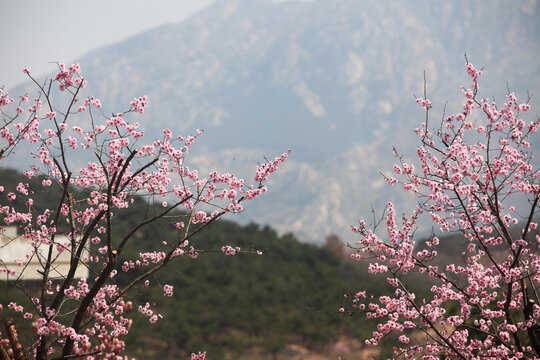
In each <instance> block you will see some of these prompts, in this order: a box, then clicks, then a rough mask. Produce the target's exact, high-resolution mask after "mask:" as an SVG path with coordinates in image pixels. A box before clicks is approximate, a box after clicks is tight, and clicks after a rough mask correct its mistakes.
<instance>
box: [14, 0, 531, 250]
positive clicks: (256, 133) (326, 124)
mask: <svg viewBox="0 0 540 360" xmlns="http://www.w3.org/2000/svg"><path fill="white" fill-rule="evenodd" d="M539 8H540V6H539V4H538V3H537V1H520V2H517V3H516V4H514V5H512V6H509V4H508V3H506V2H503V1H498V2H496V1H492V2H489V3H486V2H481V1H473V2H471V1H451V2H449V1H447V2H442V1H439V2H433V1H427V0H426V1H416V0H415V1H412V0H404V1H399V2H381V1H355V0H318V1H317V0H316V1H307V2H306V1H302V2H301V1H287V2H271V1H264V0H230V1H229V0H227V1H217V2H216V3H215V4H214V5H212V6H211V7H209V8H207V9H206V10H204V11H202V12H200V13H198V14H197V15H195V16H194V17H192V18H190V19H188V20H186V21H184V22H181V23H177V24H170V25H165V26H161V27H158V28H156V29H154V30H151V31H148V32H145V33H143V34H140V35H138V36H135V37H133V38H131V39H128V40H126V41H124V42H121V43H118V44H116V45H114V46H109V47H105V48H101V49H97V50H95V51H93V52H91V53H89V54H87V55H86V56H84V57H82V58H81V59H78V61H79V62H80V64H81V66H82V69H83V71H84V73H85V76H86V77H87V79H88V81H89V83H90V89H89V93H92V94H95V95H96V96H98V97H100V98H101V101H102V103H103V104H104V106H105V113H110V112H112V111H118V110H120V109H126V108H127V107H128V106H129V102H130V101H131V100H132V99H133V97H135V96H142V95H145V94H146V95H148V96H149V99H150V102H149V103H150V105H149V107H148V110H147V112H146V113H145V114H144V117H143V118H142V119H141V123H143V124H144V127H145V130H146V132H147V134H148V135H150V136H151V137H159V136H160V133H159V132H160V129H162V128H164V127H168V128H171V129H173V130H174V131H175V132H180V133H182V134H188V133H193V132H195V129H197V128H201V129H205V130H206V133H205V135H204V137H203V138H201V139H200V143H199V144H198V145H197V147H196V148H195V151H194V154H195V153H197V154H198V156H195V157H194V158H193V159H192V161H194V162H196V163H197V164H199V165H200V166H202V167H203V168H205V167H206V168H209V167H211V166H217V167H219V166H223V165H230V166H231V167H232V168H237V169H240V171H241V172H244V173H245V174H246V176H249V177H251V169H253V168H254V167H253V166H252V165H253V164H255V162H256V161H259V160H260V159H261V157H262V155H263V154H266V155H268V156H269V157H272V156H274V155H277V154H280V153H281V152H283V151H286V150H287V149H289V148H290V149H292V150H293V153H292V156H291V161H290V162H289V163H288V164H287V165H286V166H284V168H283V171H282V172H281V173H280V174H279V175H278V176H277V177H276V178H275V180H274V182H273V183H272V186H271V187H272V189H271V193H270V194H269V196H267V197H266V199H261V200H260V201H257V202H256V203H254V204H250V209H249V211H247V212H246V214H245V217H244V218H242V219H243V220H244V221H249V220H256V221H259V222H268V223H271V224H272V225H274V226H276V227H277V228H279V229H281V230H282V231H293V232H296V233H297V234H298V235H299V236H300V237H301V238H304V239H306V240H309V241H315V242H322V240H323V239H324V236H325V235H326V234H328V233H331V232H337V233H341V234H346V233H347V229H348V226H349V225H354V224H355V223H356V222H357V219H358V217H359V216H361V217H364V216H369V211H370V206H371V204H374V205H375V207H379V206H380V205H383V204H385V203H386V200H387V199H388V198H393V199H394V200H403V199H402V198H401V197H400V196H398V195H396V194H395V192H393V189H392V188H390V187H388V186H386V185H384V184H383V183H382V181H381V178H380V176H379V175H378V171H379V170H381V171H387V170H389V169H390V168H391V163H392V159H391V149H392V145H395V146H397V147H398V148H399V149H400V150H402V152H404V153H406V154H410V156H411V157H412V155H413V154H414V143H411V141H414V135H413V133H412V129H414V128H415V127H417V126H418V125H419V124H420V123H421V122H422V120H423V116H424V114H423V112H422V110H421V109H419V108H418V106H417V105H416V104H415V103H414V97H413V94H417V95H419V96H420V95H423V82H424V79H423V73H424V71H425V73H426V77H427V86H428V96H429V97H430V98H431V99H432V101H433V103H434V112H433V116H434V121H438V119H440V115H441V114H442V110H443V107H444V104H445V102H446V101H448V102H449V103H448V105H447V108H446V111H447V112H451V111H458V109H459V104H460V102H459V101H460V99H461V97H460V92H459V86H460V85H465V86H469V82H470V81H469V79H468V78H467V76H466V73H465V68H464V62H465V60H464V57H463V54H464V53H465V52H466V53H467V55H468V58H469V59H470V61H471V62H473V63H474V64H475V65H476V66H484V68H485V75H484V80H483V81H482V80H481V81H482V82H481V83H480V84H481V91H482V90H484V89H485V91H486V93H484V95H485V96H494V97H495V99H496V100H499V101H503V96H504V94H505V93H506V82H507V81H508V84H509V87H510V88H511V89H512V90H514V91H516V92H517V93H518V94H519V95H521V96H522V97H523V95H524V94H525V93H526V90H528V89H529V90H531V91H533V92H534V91H538V84H540V63H539V62H538V55H539V54H540V51H539V41H538V36H539V35H538V34H539V33H540V31H539V30H540V29H539V25H538V21H537V19H538V17H539V12H540V10H539ZM12 93H14V94H15V93H16V92H12ZM536 104H538V100H537V99H535V98H533V110H534V105H536ZM533 113H538V111H537V110H536V112H535V111H533ZM248 167H249V172H248V170H247V169H248ZM407 201H408V203H409V204H410V203H413V200H411V199H408V200H407ZM404 210H405V209H404Z"/></svg>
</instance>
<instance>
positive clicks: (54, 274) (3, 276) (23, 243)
mask: <svg viewBox="0 0 540 360" xmlns="http://www.w3.org/2000/svg"><path fill="white" fill-rule="evenodd" d="M55 243H56V244H63V243H66V244H69V239H68V238H67V236H65V235H56V236H55ZM48 253H49V246H46V245H43V244H41V245H40V246H39V247H37V248H34V247H32V246H31V244H30V241H28V239H25V238H24V237H23V236H21V235H18V234H17V227H16V226H6V227H0V281H1V280H16V279H18V278H19V276H20V279H22V280H41V279H42V275H41V274H40V272H43V265H42V263H43V261H44V259H46V258H47V255H48ZM87 258H88V252H87V251H84V252H83V255H82V259H87ZM51 259H53V263H52V266H51V268H50V272H49V278H51V279H59V278H63V277H65V276H66V275H67V273H68V271H69V266H70V261H71V253H70V251H68V250H64V251H62V252H59V251H58V249H57V246H56V245H54V246H53V251H52V257H51ZM40 261H41V262H40ZM5 269H8V270H13V271H14V272H15V274H14V275H9V276H8V274H7V272H6V271H5ZM21 274H22V276H21ZM88 274H89V271H88V267H87V266H86V265H85V264H84V263H83V262H82V261H81V262H79V265H78V266H77V270H76V271H75V278H82V277H84V278H87V277H88Z"/></svg>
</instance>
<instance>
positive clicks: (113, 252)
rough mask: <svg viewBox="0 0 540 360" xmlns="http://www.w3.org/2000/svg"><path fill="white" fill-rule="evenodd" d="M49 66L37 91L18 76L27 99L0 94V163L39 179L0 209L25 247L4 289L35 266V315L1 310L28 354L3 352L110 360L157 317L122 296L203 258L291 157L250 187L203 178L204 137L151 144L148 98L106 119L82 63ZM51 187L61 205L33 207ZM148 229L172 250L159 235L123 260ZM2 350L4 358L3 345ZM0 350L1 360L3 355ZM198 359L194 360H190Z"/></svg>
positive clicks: (229, 250)
mask: <svg viewBox="0 0 540 360" xmlns="http://www.w3.org/2000/svg"><path fill="white" fill-rule="evenodd" d="M58 66H59V71H58V73H57V74H56V76H55V78H54V79H50V80H46V81H44V82H39V81H38V80H36V79H35V78H34V77H33V76H32V75H31V73H30V71H29V70H28V69H26V68H25V69H24V72H25V73H26V74H28V77H29V78H30V79H31V80H32V82H33V84H34V85H35V89H36V93H35V94H33V95H32V96H30V95H29V94H26V95H23V96H21V97H19V98H17V99H12V98H11V97H10V96H9V94H8V92H7V91H5V90H4V89H1V90H0V110H1V114H2V115H1V116H2V120H1V121H2V122H1V123H0V141H1V142H0V149H1V150H0V165H4V166H5V164H6V161H7V159H8V158H9V157H10V156H13V155H20V152H24V154H25V158H27V159H28V163H27V164H21V163H19V164H18V166H19V168H24V175H25V176H26V177H27V178H33V177H39V178H40V179H42V181H41V185H42V188H30V187H29V185H28V184H27V183H25V182H21V183H19V184H18V186H17V189H16V191H14V192H10V193H9V194H7V197H6V198H7V203H3V204H0V214H1V215H0V216H1V220H2V222H3V223H2V224H1V226H2V227H6V226H16V227H17V228H18V233H19V235H18V237H19V238H22V239H23V241H24V242H25V243H26V244H29V245H30V249H31V251H30V252H29V253H28V254H26V257H25V259H19V260H18V261H17V265H16V267H17V268H12V267H9V266H7V265H6V262H5V261H4V262H3V263H1V264H0V271H1V275H2V279H4V281H8V282H13V283H17V282H18V281H19V280H21V278H22V274H23V271H24V270H25V267H27V266H28V264H29V263H30V262H34V263H38V264H40V268H39V274H40V276H39V277H40V280H39V281H40V284H41V286H40V289H41V290H40V292H39V294H37V295H35V296H34V295H29V296H30V298H31V299H30V300H31V303H32V304H33V306H31V307H28V306H27V307H26V308H24V307H23V306H22V305H21V304H17V303H15V302H10V303H9V304H4V305H5V306H2V305H1V304H0V307H4V309H3V312H4V314H5V313H6V312H7V311H14V312H20V313H22V314H24V318H25V319H28V320H27V322H28V323H22V324H21V323H19V324H18V327H19V328H21V327H23V326H32V327H33V330H34V332H35V339H34V342H33V343H32V344H24V345H25V346H26V347H25V348H22V347H21V344H20V342H19V343H17V340H16V341H15V345H17V346H15V347H13V342H12V349H11V350H9V351H8V352H9V353H10V355H11V356H14V357H15V358H17V359H19V358H23V356H25V354H28V355H29V356H31V357H34V358H35V359H49V358H51V357H54V358H62V359H68V358H84V359H118V358H120V357H119V356H120V354H121V353H122V351H123V350H124V347H125V344H124V342H123V341H122V336H123V335H125V334H127V333H128V331H129V328H130V325H131V322H132V320H131V319H130V316H129V314H128V312H129V311H130V310H131V309H132V308H135V307H136V308H138V311H139V312H141V313H142V314H144V315H146V316H147V317H148V320H149V322H151V323H154V322H156V321H158V320H159V319H160V318H161V317H162V315H161V314H159V313H157V311H156V310H155V309H152V306H151V305H150V303H146V304H133V303H132V301H130V300H129V292H130V289H132V288H133V287H135V286H142V285H144V286H150V279H149V278H150V276H151V275H152V274H154V273H155V272H157V271H159V270H161V269H162V268H163V267H165V266H166V265H167V264H168V263H169V262H171V261H174V259H175V258H177V257H182V256H184V257H185V256H189V257H192V258H196V257H197V255H198V253H199V251H200V250H198V249H196V248H194V246H192V245H191V244H190V239H191V238H192V237H193V236H194V235H195V234H197V233H198V232H200V231H201V230H203V229H204V228H205V227H206V226H207V225H208V224H210V223H212V222H213V221H215V220H216V219H219V218H220V217H221V216H222V215H224V214H226V213H238V212H241V211H242V210H243V205H242V204H243V202H244V201H246V200H251V199H254V198H256V197H258V196H259V195H261V194H263V193H264V192H266V190H267V188H266V186H265V185H264V184H265V182H266V181H267V179H268V176H269V175H270V174H271V173H273V172H274V171H276V170H277V168H278V166H279V165H280V164H281V163H282V162H283V161H284V160H285V159H286V158H287V156H288V153H284V154H283V155H281V156H279V157H277V158H275V159H274V160H272V161H265V162H264V163H262V164H260V165H258V166H257V167H256V171H255V177H254V183H253V184H248V183H247V182H246V181H244V180H243V179H241V178H238V177H236V176H235V175H233V174H231V173H219V172H217V171H211V172H210V173H209V174H206V175H203V174H201V173H200V172H199V171H197V170H196V169H192V168H190V167H189V166H188V154H189V151H190V147H191V146H192V145H193V143H194V142H195V141H196V140H198V138H199V137H200V136H201V135H202V134H203V132H202V131H200V130H197V131H196V133H195V134H194V135H193V136H187V137H182V136H173V133H172V132H171V131H170V130H169V129H165V130H163V135H162V137H161V138H160V139H153V140H150V141H148V140H147V139H146V137H145V134H144V132H143V131H141V130H140V125H139V123H138V122H135V121H133V120H131V118H132V117H133V116H137V115H138V114H142V113H143V112H144V110H145V108H146V106H147V104H148V99H147V97H146V96H143V97H139V98H135V99H133V101H132V102H131V104H129V106H126V108H127V110H125V111H122V112H119V113H115V114H113V115H112V116H105V115H104V114H103V112H102V104H101V102H100V100H99V99H97V98H94V97H92V96H83V95H82V94H83V92H84V88H85V87H86V85H87V81H86V80H85V79H84V78H83V77H82V75H81V70H80V67H79V65H78V64H74V65H71V66H69V67H66V66H64V65H63V64H59V65H58ZM17 152H19V154H17ZM18 158H20V156H19V157H18ZM81 162H82V163H84V165H82V166H81V165H80V164H81ZM51 187H52V188H56V190H57V192H58V193H59V194H61V195H60V197H59V200H58V201H54V200H53V199H51V202H50V203H47V204H39V205H41V207H39V206H36V205H38V204H34V200H33V197H34V195H35V194H36V193H37V192H40V191H43V190H44V189H48V188H51ZM4 190H5V189H4V186H2V184H0V192H3V191H4ZM16 199H23V200H24V203H25V204H26V205H25V206H26V207H25V208H24V209H23V210H21V209H19V208H16V207H15V205H14V201H15V200H16ZM140 199H144V200H145V202H146V204H147V209H148V210H147V213H146V216H145V218H144V219H142V220H141V221H140V222H139V223H138V224H137V225H136V226H135V227H134V228H132V229H130V231H129V232H127V233H125V234H123V235H122V236H120V237H118V236H115V237H113V236H112V234H113V233H114V229H115V226H117V222H116V219H117V218H118V217H119V215H120V214H122V212H124V211H126V209H128V208H129V207H130V206H133V204H134V202H137V201H140ZM45 205H46V206H45ZM39 208H45V210H38V209H39ZM156 221H159V222H160V223H162V224H164V226H168V227H170V228H174V229H175V231H176V232H177V234H178V236H177V241H176V242H175V243H174V244H170V243H169V244H167V243H165V242H162V241H161V240H160V239H159V236H156V238H154V239H145V241H148V242H149V243H151V247H152V249H153V250H152V251H149V252H145V253H141V254H140V256H139V258H135V259H132V258H128V257H127V256H126V255H125V251H124V250H125V249H126V248H127V247H128V246H130V245H129V244H130V243H131V242H133V239H134V237H135V235H136V234H137V232H138V231H139V230H140V229H142V228H143V227H145V226H147V225H148V224H150V223H153V222H156ZM61 232H64V233H63V234H61ZM9 240H10V241H15V239H9ZM217 251H220V249H217ZM221 251H222V252H223V253H225V254H227V255H234V254H235V253H238V252H240V251H242V249H240V248H237V247H233V246H230V245H224V246H223V248H222V249H221ZM247 251H249V252H251V251H257V250H256V249H249V250H247ZM62 253H63V254H68V258H69V266H68V268H67V270H66V271H65V273H62V276H61V277H60V278H54V277H53V276H52V274H53V270H55V269H56V267H57V261H58V259H59V257H60V255H59V254H62ZM91 264H94V265H91ZM81 267H87V268H88V269H89V272H90V275H89V276H88V278H84V277H83V278H79V277H78V276H77V275H76V274H77V271H78V269H80V268H81ZM134 269H137V272H136V274H134V275H133V276H132V278H131V279H132V280H131V282H130V283H129V284H127V285H125V286H122V287H121V286H119V285H117V284H116V283H115V275H116V274H117V273H118V272H128V273H129V272H130V271H131V272H133V270H134ZM162 286H163V293H164V296H172V294H173V290H174V289H173V287H172V286H171V285H167V284H165V285H162ZM11 324H12V323H11ZM30 324H31V325H30ZM12 325H14V324H12ZM15 330H16V329H14V331H15ZM8 336H9V338H10V340H13V338H14V337H15V335H14V332H9V331H8ZM2 345H3V347H4V348H6V349H7V348H8V347H7V342H6V339H4V341H3V342H2ZM0 350H2V351H1V352H0V355H1V356H7V355H5V354H6V353H7V352H4V349H0ZM204 356H205V354H204V353H198V354H193V355H192V358H193V359H204Z"/></svg>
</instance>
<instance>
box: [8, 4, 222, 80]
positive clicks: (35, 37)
mask: <svg viewBox="0 0 540 360" xmlns="http://www.w3.org/2000/svg"><path fill="white" fill-rule="evenodd" d="M213 2H214V0H157V1H152V2H150V1H148V0H92V1H85V2H82V1H73V0H47V1H44V0H25V1H22V0H21V1H18V0H6V1H3V3H2V9H1V11H0V24H1V29H2V41H1V45H0V87H1V86H2V85H4V87H5V89H6V90H8V91H9V89H10V88H13V87H14V86H15V85H16V84H18V83H20V82H23V81H25V80H26V77H25V76H24V74H23V72H22V68H23V67H25V66H26V67H28V68H29V69H30V70H31V71H32V72H33V73H34V74H35V75H41V74H45V73H47V72H49V71H52V70H54V69H55V65H54V64H51V63H50V62H56V61H58V62H64V63H69V62H71V61H73V60H75V59H76V58H78V57H80V56H81V55H83V54H85V53H86V52H88V51H90V50H92V49H95V48H97V47H101V46H105V45H109V44H112V43H115V42H118V41H121V40H124V39H126V38H128V37H130V36H132V35H135V34H138V33H140V32H143V31H145V30H148V29H151V28H153V27H156V26H158V25H161V24H165V23H171V22H178V21H182V20H184V19H186V18H188V17H189V16H191V15H193V14H194V13H196V12H197V11H199V10H201V9H203V8H205V7H207V6H209V5H210V4H212V3H213Z"/></svg>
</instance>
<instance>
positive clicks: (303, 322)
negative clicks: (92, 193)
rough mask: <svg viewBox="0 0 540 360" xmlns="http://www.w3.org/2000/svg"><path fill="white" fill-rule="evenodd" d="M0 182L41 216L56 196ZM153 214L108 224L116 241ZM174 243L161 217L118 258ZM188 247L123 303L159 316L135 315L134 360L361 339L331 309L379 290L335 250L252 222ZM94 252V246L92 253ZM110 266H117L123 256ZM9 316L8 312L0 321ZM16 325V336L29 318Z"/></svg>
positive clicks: (17, 294)
mask: <svg viewBox="0 0 540 360" xmlns="http://www.w3.org/2000/svg"><path fill="white" fill-rule="evenodd" d="M0 178H1V179H2V183H3V184H4V188H5V189H4V192H2V193H0V202H1V203H6V201H7V200H6V195H7V193H9V192H10V191H12V190H13V189H15V188H16V186H17V184H18V183H19V182H23V183H28V184H29V188H30V189H32V190H34V191H35V195H34V199H35V205H34V206H35V209H36V211H43V207H44V206H48V205H50V204H51V201H50V199H54V198H56V197H58V196H59V195H60V194H58V193H57V192H56V191H55V190H54V189H55V188H54V186H53V187H49V188H47V189H48V190H47V192H42V190H41V189H43V187H42V186H41V181H42V179H40V178H34V179H32V180H30V181H29V180H28V179H27V178H26V177H24V176H23V175H22V174H20V173H18V172H16V171H13V170H5V169H2V170H0ZM73 191H74V192H76V190H75V189H74V190H73ZM17 206H19V207H23V206H27V205H25V204H23V203H19V204H17ZM151 211H152V206H151V205H149V204H147V203H145V202H143V201H142V200H141V201H138V202H136V203H135V204H134V205H133V206H131V207H130V208H128V209H126V210H124V211H122V212H119V213H118V215H117V217H116V218H115V222H116V224H118V225H120V226H117V227H116V233H115V234H114V236H115V237H121V236H122V235H125V233H127V232H129V231H131V229H132V228H133V227H134V226H135V225H136V224H137V223H138V222H140V219H142V218H144V217H145V216H147V215H148V213H149V212H151ZM59 228H60V229H61V228H62V226H61V224H59ZM176 236H177V233H176V232H175V231H174V230H173V227H172V226H169V225H168V224H167V221H166V220H164V221H163V222H162V223H159V224H158V223H154V224H152V225H149V226H147V227H144V228H142V229H141V230H140V231H139V232H138V233H137V234H136V238H137V241H136V242H135V243H133V244H132V247H130V248H129V249H128V251H127V252H126V253H124V254H123V255H124V256H126V259H127V258H138V257H139V254H140V253H143V252H146V251H149V250H150V249H155V248H156V243H161V244H162V245H163V246H165V247H166V246H168V244H172V243H173V242H175V240H176ZM190 245H193V246H194V247H195V249H197V250H198V252H199V255H198V257H197V258H195V259H193V258H191V257H189V256H187V255H185V256H179V257H177V258H176V259H175V261H174V262H173V263H172V264H170V265H171V266H169V267H167V268H166V269H165V270H164V271H161V272H158V273H156V274H155V275H154V277H153V278H151V279H150V281H151V282H152V283H153V285H158V286H150V287H149V288H145V287H144V286H140V287H138V288H134V289H133V291H132V293H131V294H130V295H129V296H128V297H129V298H130V299H131V300H132V302H133V310H131V311H133V312H135V313H136V312H137V307H138V306H139V305H143V306H144V304H145V303H146V302H147V301H150V302H152V305H153V306H154V307H153V308H155V310H156V311H157V312H159V313H160V314H162V315H163V319H160V320H159V321H158V322H157V323H156V324H150V323H149V321H148V318H147V317H145V316H136V319H135V321H134V323H133V326H132V329H131V331H130V333H129V335H128V338H127V339H126V340H127V341H126V342H127V344H128V352H130V353H131V354H132V355H135V356H137V357H138V358H147V359H151V358H160V359H177V358H178V354H184V353H186V354H187V353H189V352H191V351H196V350H207V351H209V354H212V355H211V358H212V359H219V358H225V357H227V356H233V357H235V356H237V355H240V354H241V353H243V352H244V351H246V350H247V349H252V348H258V349H261V351H263V352H266V353H269V354H271V353H278V352H279V351H281V350H282V349H283V348H284V347H285V346H287V345H289V344H296V345H301V346H303V347H305V348H308V349H319V350H320V349H323V348H328V346H329V345H331V344H334V343H335V342H336V341H337V340H338V339H339V338H340V336H341V335H347V336H348V337H349V338H358V339H361V338H363V336H362V335H369V334H368V333H366V331H367V330H368V329H369V327H368V326H366V323H365V321H366V320H365V319H362V318H361V317H359V316H347V315H346V314H340V313H339V312H338V309H339V307H340V306H341V304H342V302H343V294H344V293H345V292H347V291H348V290H349V289H351V290H356V289H359V288H368V289H374V291H375V292H376V293H378V292H379V291H381V292H382V291H383V290H384V287H385V285H381V284H379V283H376V282H373V281H374V280H373V279H372V278H367V277H365V276H364V275H363V274H364V271H363V270H362V266H361V265H360V264H358V263H354V262H351V261H348V260H347V257H346V256H339V252H338V251H336V249H332V248H330V247H317V246H314V245H311V244H304V243H300V242H299V241H298V240H297V239H296V238H295V237H294V235H292V234H287V235H284V236H279V235H278V234H277V233H276V231H274V230H273V229H271V228H270V227H266V226H265V227H261V226H259V225H257V224H253V223H252V224H248V225H245V226H241V225H238V224H236V223H233V222H231V221H223V220H220V221H217V222H215V223H213V224H211V225H210V226H209V227H208V228H207V229H205V231H202V232H201V233H199V234H198V235H197V236H196V237H194V238H193V239H192V240H191V243H190ZM223 245H231V246H233V247H237V246H238V247H240V248H241V249H242V250H246V253H237V254H236V255H234V256H232V255H229V256H227V255H225V254H224V253H223V252H222V251H221V247H222V246H223ZM252 250H253V251H252ZM257 250H258V251H261V252H262V254H257V252H256V251H257ZM95 251H97V246H96V247H95V248H93V249H91V253H92V252H95ZM118 263H119V267H120V266H121V264H122V263H123V261H122V259H120V261H119V262H118ZM92 266H94V267H95V266H100V265H99V264H93V265H92ZM118 271H119V273H120V274H119V276H117V277H116V281H117V282H118V283H119V285H122V284H127V283H128V282H129V281H130V280H131V279H133V278H134V277H135V276H136V275H137V274H138V271H141V270H137V269H133V270H130V271H128V272H125V273H124V272H122V269H121V268H119V269H118ZM381 280H382V282H381V283H382V284H385V282H384V279H381ZM89 281H92V279H89ZM368 281H371V283H369V282H368ZM375 281H376V280H375ZM39 285H40V284H38V283H36V284H34V283H32V282H28V281H27V282H26V283H25V284H24V287H25V289H26V291H28V292H29V293H32V292H33V291H34V290H33V289H37V288H39ZM164 285H173V286H174V294H173V296H172V297H166V296H164V295H163V286H164ZM23 298H24V293H23V292H22V291H20V289H18V288H16V287H15V286H9V285H6V284H5V283H3V284H2V291H0V300H2V301H4V302H9V301H17V302H19V303H25V302H26V303H27V301H24V300H22V299H23ZM150 299H152V300H150ZM156 299H157V300H156ZM6 300H7V301H6ZM14 315H15V314H13V313H12V312H11V311H9V310H8V311H6V310H4V312H3V314H2V316H14ZM15 316H16V315H15ZM16 319H17V322H18V324H19V327H20V329H21V331H22V333H23V339H24V338H26V337H25V336H24V333H28V331H30V327H31V321H30V320H23V319H22V317H19V318H17V317H16Z"/></svg>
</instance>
